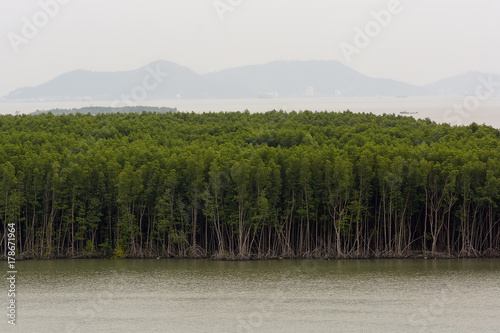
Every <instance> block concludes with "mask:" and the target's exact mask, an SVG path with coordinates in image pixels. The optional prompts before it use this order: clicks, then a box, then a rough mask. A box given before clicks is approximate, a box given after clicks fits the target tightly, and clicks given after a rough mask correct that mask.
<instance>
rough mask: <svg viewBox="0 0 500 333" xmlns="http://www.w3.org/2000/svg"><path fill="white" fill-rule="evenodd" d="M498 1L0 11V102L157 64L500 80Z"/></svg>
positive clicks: (14, 0) (66, 1) (140, 3)
mask: <svg viewBox="0 0 500 333" xmlns="http://www.w3.org/2000/svg"><path fill="white" fill-rule="evenodd" d="M499 14H500V1H498V0H381V1H379V0H355V1H353V0H307V1H306V0H165V1H160V0H0V50H1V52H0V63H1V64H2V65H1V66H0V78H1V79H0V96H5V95H6V94H8V93H9V92H11V91H13V90H15V89H17V88H20V87H27V86H36V85H39V84H41V83H44V82H46V81H48V80H51V79H53V78H54V77H56V76H58V75H60V74H63V73H65V72H68V71H71V70H75V69H85V70H92V71H122V70H132V69H136V68H140V67H142V66H145V65H147V64H149V63H151V62H153V61H156V60H159V59H163V60H168V61H172V62H175V63H177V64H179V65H182V66H186V67H188V68H190V69H192V70H194V71H195V72H197V73H200V74H203V73H208V72H212V71H217V70H221V69H225V68H230V67H237V66H243V65H253V64H264V63H268V62H271V61H276V60H336V61H339V62H341V63H343V64H345V65H347V66H349V67H351V68H353V69H355V70H357V71H359V72H361V73H362V74H365V75H368V76H371V77H383V78H391V79H395V80H400V81H403V82H408V83H412V84H417V85H423V84H427V83H431V82H434V81H437V80H440V79H443V78H446V77H450V76H454V75H458V74H462V73H465V72H467V71H481V72H484V73H497V74H499V73H500V60H499V57H498V55H499V54H500V38H499V37H500V36H499V35H500V20H498V15H499Z"/></svg>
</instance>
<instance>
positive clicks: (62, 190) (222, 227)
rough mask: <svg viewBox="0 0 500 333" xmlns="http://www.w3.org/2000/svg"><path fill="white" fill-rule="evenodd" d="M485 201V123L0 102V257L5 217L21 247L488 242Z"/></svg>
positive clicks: (453, 248) (240, 255)
mask: <svg viewBox="0 0 500 333" xmlns="http://www.w3.org/2000/svg"><path fill="white" fill-rule="evenodd" d="M499 205H500V130H498V129H495V128H493V127H490V126H485V125H478V124H475V123H472V124H471V125H468V126H450V125H448V124H437V123H435V122H432V121H430V120H429V119H421V120H416V119H414V118H412V117H407V116H401V115H391V114H389V115H382V116H377V115H373V114H365V113H353V112H350V111H346V112H342V113H333V112H310V111H301V112H283V111H270V112H267V113H253V114H252V113H250V112H248V111H244V112H221V113H203V114H196V113H183V112H167V113H156V112H142V113H110V114H91V113H88V114H81V113H76V114H63V115H54V114H52V113H46V114H40V115H3V116H0V221H1V222H2V224H1V227H0V249H1V250H2V253H1V256H3V258H5V257H6V255H7V251H8V249H7V239H8V237H7V235H8V233H9V227H8V226H15V235H14V236H15V242H16V251H17V254H16V256H17V257H18V258H21V259H22V258H24V259H30V258H31V259H43V258H85V257H118V258H123V257H128V258H158V257H162V258H166V257H178V258H180V257H183V258H190V257H191V258H214V259H253V258H372V257H374V258H394V257H397V258H404V257H418V256H422V257H423V256H445V257H479V256H498V254H499V253H500V227H499V223H498V222H499V220H500V208H499ZM10 236H12V235H10ZM10 236H9V238H12V237H10Z"/></svg>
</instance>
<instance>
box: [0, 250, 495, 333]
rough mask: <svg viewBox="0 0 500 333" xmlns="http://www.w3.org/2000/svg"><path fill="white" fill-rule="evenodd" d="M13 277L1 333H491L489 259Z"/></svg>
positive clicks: (97, 267) (47, 265) (62, 264)
mask: <svg viewBox="0 0 500 333" xmlns="http://www.w3.org/2000/svg"><path fill="white" fill-rule="evenodd" d="M17 270H18V276H17V278H18V281H17V286H16V287H17V290H18V295H17V303H18V308H17V314H18V317H17V325H16V327H15V328H13V327H12V326H10V325H8V324H7V320H6V319H5V318H6V317H3V318H4V319H3V321H4V322H2V323H0V331H1V332H120V333H123V332H499V331H500V320H499V318H498V315H499V313H500V297H499V295H500V284H499V281H500V260H498V259H477V260H352V261H318V260H276V261H244V262H216V261H208V260H163V259H160V260H117V261H113V260H57V261H23V262H19V263H17ZM3 286H4V288H7V285H6V283H3ZM5 294H6V293H4V295H5ZM5 297H6V295H5V296H4V298H3V299H4V300H5ZM6 302H7V301H6V300H5V303H4V304H7V303H6ZM1 308H3V309H4V310H3V311H5V313H6V312H7V310H6V306H2V307H1Z"/></svg>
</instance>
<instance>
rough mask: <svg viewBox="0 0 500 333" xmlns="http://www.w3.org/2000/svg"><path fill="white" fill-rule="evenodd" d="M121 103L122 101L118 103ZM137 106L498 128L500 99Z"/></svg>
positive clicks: (18, 106)
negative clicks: (352, 115)
mask: <svg viewBox="0 0 500 333" xmlns="http://www.w3.org/2000/svg"><path fill="white" fill-rule="evenodd" d="M113 105H116V102H111V101H110V102H37V103H0V114H14V113H15V112H16V111H19V112H20V113H30V112H34V111H36V110H37V109H39V110H49V109H53V108H81V107H85V106H107V107H109V106H113ZM120 105H121V104H120ZM139 105H150V106H166V107H177V109H178V110H179V111H185V112H191V111H194V112H208V111H214V112H218V111H243V110H245V109H248V110H249V111H250V112H265V111H269V110H273V109H276V110H280V109H281V110H284V111H293V110H295V111H300V110H311V111H325V110H326V111H334V112H339V111H345V110H347V109H349V110H351V111H352V112H356V113H357V112H371V113H374V114H378V115H381V114H383V113H388V114H389V113H394V114H399V113H400V112H401V111H408V112H418V113H417V114H411V116H413V117H416V118H430V119H431V120H433V121H435V122H437V123H450V124H452V125H468V124H470V123H472V122H476V123H478V124H483V123H484V124H487V125H490V126H493V127H496V128H500V98H499V97H490V98H488V99H486V100H479V99H477V98H476V97H474V96H455V97H407V98H396V97H380V98H377V97H367V98H362V97H360V98H347V97H337V98H274V99H223V100H220V99H219V100H218V99H206V100H182V99H178V100H165V101H143V102H141V103H139Z"/></svg>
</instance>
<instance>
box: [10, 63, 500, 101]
mask: <svg viewBox="0 0 500 333" xmlns="http://www.w3.org/2000/svg"><path fill="white" fill-rule="evenodd" d="M481 76H483V77H486V78H487V77H488V75H487V74H482V73H480V72H477V71H469V72H467V73H464V74H461V75H456V76H453V77H450V78H447V79H443V80H440V81H437V82H435V83H432V84H429V85H426V86H423V87H422V86H415V85H411V84H408V83H404V82H400V81H396V80H391V79H384V78H372V77H368V76H366V75H363V74H361V73H359V72H357V71H355V70H354V69H352V68H350V67H348V66H346V65H344V64H342V63H340V62H339V61H335V60H277V61H272V62H268V63H265V64H260V65H248V66H240V67H235V68H228V69H224V70H221V71H217V72H212V73H208V74H204V75H199V74H197V73H195V72H194V71H192V70H191V69H189V68H187V67H184V66H181V65H178V64H176V63H174V62H171V61H167V60H164V59H158V60H155V61H153V62H151V63H149V64H147V65H145V66H142V67H140V68H137V69H134V70H129V71H115V72H99V71H89V70H83V69H77V70H72V71H69V72H67V73H63V74H61V75H59V76H57V77H55V78H54V79H52V80H50V81H48V82H45V83H43V84H41V85H39V86H36V87H25V88H19V89H16V90H14V91H12V92H11V93H9V94H8V95H7V96H5V97H4V99H3V100H4V101H67V100H92V101H93V100H96V101H97V100H108V101H111V100H116V99H119V98H123V96H134V94H135V96H140V97H141V98H142V99H141V100H139V101H137V102H142V101H143V100H153V99H156V100H161V99H177V98H184V99H198V98H257V97H259V96H265V97H266V98H269V96H271V97H278V96H279V97H333V96H417V95H439V94H441V95H442V94H451V95H453V94H463V93H469V92H470V91H471V89H473V88H474V86H475V85H477V84H478V83H477V78H478V77H481ZM497 77H498V75H497V76H495V78H496V79H495V80H496V81H495V82H498V81H499V80H498V78H497Z"/></svg>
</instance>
